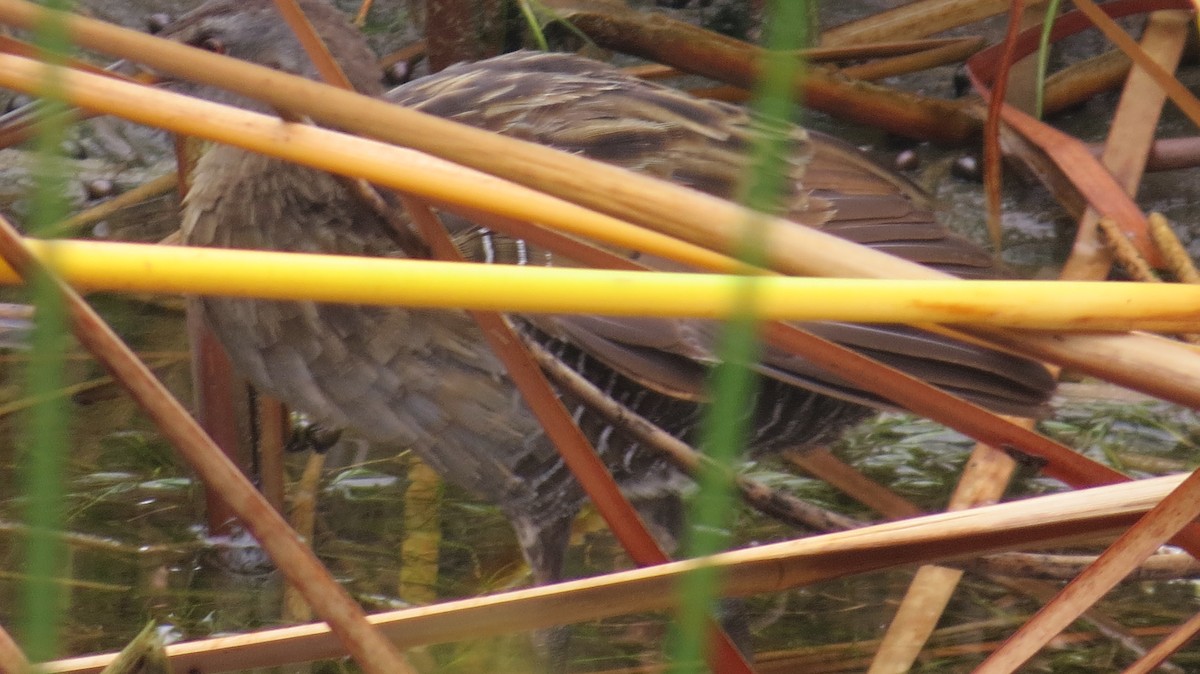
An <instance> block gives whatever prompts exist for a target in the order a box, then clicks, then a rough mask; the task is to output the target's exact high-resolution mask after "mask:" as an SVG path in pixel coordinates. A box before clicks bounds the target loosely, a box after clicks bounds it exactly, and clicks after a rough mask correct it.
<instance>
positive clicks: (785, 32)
mask: <svg viewBox="0 0 1200 674" xmlns="http://www.w3.org/2000/svg"><path fill="white" fill-rule="evenodd" d="M807 5H808V3H807V2H803V1H798V0H774V1H773V2H770V3H768V4H767V7H766V15H765V16H766V20H765V25H764V30H765V41H764V43H765V46H766V52H765V58H764V62H763V64H762V65H763V71H762V72H763V75H762V78H761V79H760V81H759V83H758V85H757V87H756V90H755V95H754V103H753V110H754V115H755V119H756V120H757V122H758V125H759V130H758V131H759V132H758V133H757V134H756V135H755V139H754V142H753V145H752V148H751V162H750V167H749V170H748V171H747V173H746V176H745V179H744V181H743V183H742V185H741V186H740V189H739V198H740V201H741V202H742V203H743V204H744V205H746V206H748V207H749V208H750V209H751V210H753V211H755V212H757V213H763V214H772V213H777V212H778V211H779V210H780V195H781V194H782V193H783V187H784V181H785V180H786V172H785V171H784V167H785V165H786V163H787V154H786V153H787V152H789V151H790V148H789V147H788V143H787V127H788V124H789V123H791V122H792V121H793V120H794V117H795V114H794V113H795V111H796V104H795V102H794V99H793V95H792V94H793V87H792V83H793V82H794V81H795V79H796V77H797V76H798V75H799V74H800V72H801V63H800V61H799V59H798V58H797V56H796V50H797V49H799V48H800V47H801V46H803V45H804V44H805V35H806V33H807V30H806V28H807V25H806V24H807V19H808V17H809V13H808V7H807ZM748 225H749V227H748V228H747V230H746V236H745V237H744V239H743V240H742V241H741V242H739V246H738V248H739V250H738V258H739V259H740V260H741V261H742V262H743V263H745V264H746V265H747V266H748V267H756V266H763V263H764V260H765V247H764V242H763V226H762V221H761V218H752V219H751V221H750V222H749V223H748ZM734 283H736V284H737V287H736V297H737V298H738V301H737V306H738V308H739V311H738V312H737V313H736V314H735V315H734V316H732V317H731V318H730V320H729V322H728V323H727V324H726V326H725V329H724V330H723V332H722V334H721V337H720V341H719V344H718V353H719V355H720V357H721V363H720V365H718V366H717V367H716V368H715V369H714V371H713V375H712V379H711V383H710V390H711V394H712V395H711V399H712V403H711V405H710V406H709V409H708V411H707V413H706V415H705V419H704V423H703V426H702V428H701V443H700V444H701V448H702V449H703V451H704V452H705V453H706V454H707V455H708V456H709V457H710V458H711V459H713V462H712V465H711V466H707V467H705V468H702V469H701V470H700V473H699V475H697V483H698V484H699V488H700V489H699V492H698V494H697V495H696V498H695V499H694V501H693V502H692V505H691V509H690V512H689V513H688V515H689V517H688V523H689V527H688V530H687V532H686V534H685V537H684V541H683V553H684V555H685V556H686V557H701V556H706V555H711V554H715V553H717V552H720V551H722V550H724V549H725V548H726V547H728V545H729V539H730V526H731V524H732V517H733V513H734V511H735V510H736V508H735V503H734V495H733V482H732V475H733V464H734V461H735V459H736V458H737V457H738V456H739V455H740V454H741V450H742V448H743V447H744V446H745V444H746V439H747V438H748V430H749V429H748V425H749V423H750V422H751V419H750V418H749V417H748V416H747V415H746V403H747V401H749V400H751V399H752V398H753V397H754V394H755V391H756V389H757V387H758V381H757V376H756V375H755V374H754V372H753V370H752V369H751V367H752V365H753V364H754V363H755V362H756V361H757V359H758V356H759V352H760V345H759V335H758V319H757V318H756V311H755V305H756V285H757V284H756V277H755V275H754V274H752V273H745V274H742V275H741V276H739V277H738V278H737V279H736V280H735V281H734ZM717 581H718V578H717V576H716V572H715V570H713V569H711V568H700V569H697V570H696V571H694V572H692V573H690V574H688V575H687V576H685V577H684V578H683V579H682V580H681V581H680V584H679V613H678V618H677V620H676V622H675V623H674V625H673V628H672V632H671V634H670V635H669V637H668V648H669V657H670V660H671V663H672V671H673V672H677V673H683V672H694V671H701V670H702V668H703V667H704V664H703V662H704V661H703V655H704V652H705V646H706V636H707V633H706V625H707V622H708V616H710V615H712V614H713V609H714V608H715V606H716V597H717Z"/></svg>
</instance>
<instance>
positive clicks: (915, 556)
mask: <svg viewBox="0 0 1200 674" xmlns="http://www.w3.org/2000/svg"><path fill="white" fill-rule="evenodd" d="M1183 479H1184V476H1178V475H1177V476H1170V477H1161V478H1152V479H1147V480H1141V481H1138V482H1129V483H1124V484H1120V485H1111V486H1107V487H1097V488H1095V489H1086V490H1080V491H1073V492H1067V493H1063V494H1054V495H1051V496H1042V497H1038V498H1032V499H1026V500H1023V501H1015V502H1011V503H1002V504H999V505H994V506H986V507H982V508H974V509H970V510H962V511H957V512H949V513H940V514H937V515H929V516H926V517H920V518H916V519H911V520H904V521H900V522H888V523H885V524H879V525H875V526H871V527H864V528H861V529H854V530H850V531H843V532H838V533H833V534H826V535H824V536H814V537H811V538H804V539H799V540H794V541H787V542H783V543H774V544H770V545H763V546H759V547H755V548H748V549H745V550H735V551H732V552H726V553H722V554H719V555H714V556H712V557H708V558H703V559H695V560H687V561H682V562H672V563H670V564H664V565H660V566H655V567H651V568H644V569H634V570H631V571H621V572H617V573H612V574H607V575H604V576H598V577H595V578H587V579H582V580H574V581H568V582H565V583H558V584H555V585H546V586H541V587H535V588H529V589H525V590H517V591H513V592H505V593H500V594H494V595H489V596H486V597H476V598H472V599H463V600H457V601H450V602H445V603H442V604H435V605H432V606H423V607H419V608H413V609H405V610H402V611H394V612H390V613H381V614H377V615H374V616H372V617H371V618H370V619H371V621H372V622H373V623H375V624H376V625H377V626H378V627H379V628H380V629H382V630H383V631H384V633H385V634H387V635H388V636H389V637H391V638H392V639H394V640H395V641H396V643H397V645H398V646H399V647H401V648H410V647H413V646H417V645H421V644H428V643H439V642H446V641H455V640H461V639H468V638H479V637H486V636H493V635H497V634H505V633H510V632H515V631H521V630H531V629H538V628H543V627H548V626H551V625H555V624H566V623H574V622H581V621H585V620H595V619H600V618H605V617H610V616H614V615H621V614H626V613H636V612H639V611H649V610H660V609H665V608H669V607H670V606H671V605H672V604H673V602H674V600H675V598H674V593H673V592H672V589H673V588H674V584H675V583H676V582H677V581H678V579H679V577H680V576H681V575H682V574H684V573H687V572H688V571H690V570H691V569H693V568H695V566H696V565H700V564H712V565H715V566H717V567H718V568H719V569H720V571H721V578H722V585H721V592H722V594H724V595H727V596H735V595H736V596H743V595H750V594H756V593H765V592H777V591H780V590H784V589H787V588H793V587H798V586H803V585H807V584H811V583H816V582H820V581H824V580H830V579H833V578H840V577H843V576H847V575H852V574H857V573H865V572H868V571H876V570H880V569H885V568H893V567H896V566H901V565H906V564H914V563H926V562H937V561H942V560H947V559H953V558H956V557H966V556H972V555H978V554H981V553H983V552H994V551H1000V550H1006V549H1015V548H1028V547H1037V546H1049V545H1063V544H1078V543H1081V542H1083V541H1095V540H1097V539H1099V538H1105V537H1108V536H1111V535H1113V534H1115V533H1117V532H1120V531H1121V530H1123V529H1124V528H1125V527H1127V526H1129V524H1130V523H1131V522H1133V521H1134V520H1135V519H1136V518H1137V517H1138V516H1140V515H1141V514H1142V513H1145V512H1146V511H1147V510H1149V509H1150V508H1151V507H1153V506H1154V505H1155V504H1157V503H1158V502H1159V500H1160V499H1162V498H1163V497H1164V496H1165V495H1166V494H1168V493H1169V492H1170V491H1171V490H1172V489H1173V488H1175V487H1176V486H1178V485H1179V484H1180V482H1181V481H1182V480H1183ZM167 653H168V655H169V656H170V658H171V663H172V666H173V667H174V668H175V670H176V671H188V670H189V669H191V668H196V669H198V670H199V671H204V672H216V671H228V670H235V669H236V670H241V669H247V668H253V667H268V666H279V665H284V664H288V663H295V662H302V661H307V660H315V659H320V658H330V657H338V656H339V655H341V651H340V649H339V647H338V644H337V642H336V640H334V639H333V638H332V637H331V636H330V634H329V631H328V628H327V627H325V626H324V625H321V624H312V625H300V626H295V627H287V628H281V629H274V630H266V631H262V632H258V633H253V634H245V635H239V636H232V637H221V638H217V639H207V640H204V641H195V642H189V643H182V644H175V645H172V646H169V647H168V648H167ZM111 657H112V656H111V655H93V656H86V657H81V658H71V659H69V660H60V661H57V662H52V663H47V664H46V665H45V670H44V671H46V672H57V673H67V672H70V673H72V674H83V673H92V672H97V671H99V669H100V668H101V667H103V665H104V663H105V662H107V661H108V660H109V659H111Z"/></svg>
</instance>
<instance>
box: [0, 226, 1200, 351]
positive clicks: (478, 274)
mask: <svg viewBox="0 0 1200 674" xmlns="http://www.w3.org/2000/svg"><path fill="white" fill-rule="evenodd" d="M29 244H30V245H31V246H32V247H33V249H34V250H35V252H37V253H38V255H39V256H41V257H42V259H50V258H48V257H47V255H46V253H47V251H48V249H49V247H50V246H53V247H54V254H53V256H52V260H53V264H54V267H55V270H56V271H58V272H59V273H61V274H62V275H63V276H64V277H65V278H66V279H67V280H68V281H70V282H71V283H73V284H75V285H76V286H77V287H80V288H84V289H88V290H118V291H130V292H158V293H185V294H214V295H230V296H245V297H266V298H273V299H297V300H299V299H312V300H317V301H322V302H349V303H361V304H395V305H405V306H412V307H457V308H467V309H477V310H489V311H515V312H542V313H590V314H607V315H632V316H668V317H669V316H696V317H704V318H718V317H724V316H727V315H728V314H729V313H730V312H731V311H732V310H733V308H734V307H733V302H734V298H735V293H734V287H735V284H734V283H733V279H732V277H730V276H723V275H712V274H678V273H664V272H653V273H651V272H624V271H609V270H599V269H573V268H549V267H520V266H512V265H487V264H463V263H454V262H435V261H427V260H394V259H381V258H358V257H348V256H326V255H311V254H297V253H270V252H262V251H244V250H220V249H207V248H185V247H175V246H155V245H147V244H129V243H111V242H86V241H59V242H53V243H48V242H44V241H29ZM0 282H4V283H15V282H17V277H16V275H15V274H14V273H13V272H12V271H10V270H8V269H6V268H0ZM760 283H761V287H762V294H761V304H760V306H759V309H760V315H761V317H762V318H763V319H764V320H770V319H782V320H840V321H865V322H876V323H892V322H897V323H951V324H954V323H959V324H978V325H1004V326H1011V327H1022V328H1032V329H1054V330H1090V331H1098V330H1127V329H1143V330H1158V331H1182V330H1191V331H1195V330H1200V287H1197V286H1190V285H1178V284H1142V283H1115V282H1103V283H1102V282H1065V281H957V280H956V281H914V280H909V281H894V280H893V281H877V280H865V279H814V278H788V277H779V276H765V277H763V278H762V279H761V280H760Z"/></svg>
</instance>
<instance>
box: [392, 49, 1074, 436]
mask: <svg viewBox="0 0 1200 674" xmlns="http://www.w3.org/2000/svg"><path fill="white" fill-rule="evenodd" d="M389 97H390V98H391V99H392V100H393V101H395V102H397V103H401V104H404V105H408V106H411V107H413V108H415V109H418V110H421V111H424V112H427V113H430V114H434V115H438V116H442V117H447V118H450V119H453V120H455V121H459V122H462V123H465V124H469V125H472V126H476V127H480V128H484V129H488V130H491V131H495V132H498V133H502V134H504V135H506V136H511V137H515V138H519V139H522V140H527V141H531V142H536V143H539V144H543V145H548V146H551V147H555V148H558V149H560V150H564V151H567V152H572V153H577V154H582V155H585V156H587V157H589V158H592V159H596V160H599V161H603V162H606V163H610V164H614V165H617V166H620V167H623V168H627V169H630V170H634V171H638V172H640V173H646V174H650V175H653V176H656V177H659V178H662V179H665V180H670V181H672V182H675V183H677V184H682V185H686V186H689V187H692V188H695V189H698V190H701V191H703V192H706V193H709V194H712V195H715V196H719V197H723V198H732V197H733V196H734V194H735V192H736V190H737V187H738V183H739V180H741V178H742V176H743V174H744V172H745V169H746V165H747V159H746V157H747V155H748V152H747V150H748V148H749V145H750V139H751V137H752V133H753V127H754V123H753V120H752V118H751V117H750V115H749V113H747V112H746V111H745V110H743V109H742V108H739V107H735V106H731V105H727V104H724V103H718V102H712V101H701V100H698V99H695V98H692V97H690V96H688V95H686V94H684V93H682V92H680V91H678V90H675V89H671V88H669V87H665V86H661V85H658V84H654V83H649V82H644V81H641V80H637V79H634V78H631V77H629V76H627V75H624V74H623V73H621V72H620V71H618V70H616V69H614V68H611V67H609V66H607V65H605V64H602V63H599V62H596V61H592V60H589V59H583V58H580V57H576V56H572V55H567V54H557V55H553V54H531V53H516V54H509V55H506V56H501V57H498V58H494V59H490V60H488V61H483V62H479V63H474V64H469V65H463V66H455V67H451V68H448V69H446V70H444V71H442V72H441V73H439V74H437V75H434V76H431V77H428V78H424V79H421V80H417V81H415V82H412V83H410V84H407V85H404V86H403V87H400V88H398V89H396V90H394V91H393V92H391V93H390V94H389ZM789 138H790V140H789V143H790V145H791V148H790V149H791V152H790V153H789V161H788V163H787V169H786V170H787V171H788V177H789V180H788V181H787V186H786V188H785V191H784V194H783V199H784V203H785V208H784V210H785V211H786V213H787V215H788V217H789V218H790V219H792V220H794V221H796V222H797V223H798V226H800V225H807V226H814V227H820V228H822V229H824V230H826V231H828V232H830V233H832V234H835V235H838V236H841V237H843V238H846V239H849V240H851V241H855V242H857V243H861V244H863V245H867V246H870V247H872V248H876V249H879V250H883V251H885V252H888V253H891V254H894V255H897V256H899V257H903V258H906V259H909V260H912V261H915V262H919V263H923V264H927V265H930V266H932V267H935V268H939V269H942V270H944V271H947V272H949V273H953V274H956V275H959V276H964V277H976V278H980V277H981V278H992V277H997V276H1001V275H1003V273H1002V271H1001V270H999V269H998V268H997V267H996V265H995V263H994V260H993V258H992V256H991V255H989V254H988V253H987V252H986V251H985V250H983V249H982V248H981V247H979V246H977V245H976V244H974V243H972V242H970V241H969V240H967V239H965V238H963V237H961V236H958V235H956V234H953V233H951V232H950V231H948V230H947V229H946V228H945V227H943V226H942V225H940V224H938V223H937V222H936V221H935V220H934V217H933V213H932V210H931V207H930V204H929V201H928V198H927V197H926V195H925V194H924V193H923V192H922V191H921V190H920V189H919V188H918V187H916V186H915V185H913V184H912V183H911V182H909V181H908V180H906V179H904V178H903V177H901V176H898V175H896V174H895V173H893V172H890V171H887V170H885V169H883V168H881V167H879V166H878V165H877V164H875V163H873V162H872V161H871V160H870V159H869V158H868V157H866V156H865V155H864V154H863V153H861V152H859V151H858V150H857V149H855V148H853V147H851V146H849V145H846V144H844V143H841V142H839V141H836V140H834V139H832V138H830V137H828V136H824V135H820V134H813V133H808V132H805V131H804V130H803V129H801V128H799V127H793V130H792V132H791V134H790V136H789ZM465 236H470V233H468V234H466V235H465ZM485 236H486V237H488V238H489V249H490V250H495V249H497V248H500V247H502V242H503V238H502V237H498V236H495V235H492V234H490V233H489V234H486V235H485ZM639 259H640V261H642V262H646V261H647V258H646V257H642V258H639ZM651 262H657V263H659V266H662V267H666V268H677V267H675V266H673V265H670V263H666V262H665V261H653V260H651ZM528 320H529V321H530V323H531V324H532V325H534V326H536V328H537V329H538V330H539V331H540V332H542V333H544V335H547V336H549V337H551V338H553V339H558V340H562V341H564V342H567V343H570V344H574V345H575V346H577V347H579V348H581V349H582V350H583V351H584V352H586V353H587V354H589V355H591V356H593V357H595V358H596V359H598V360H600V361H601V362H603V363H605V364H606V365H608V366H609V367H611V368H613V369H614V370H616V371H617V372H619V373H621V374H622V375H624V376H626V377H628V378H630V379H632V380H634V381H636V382H638V383H640V384H642V385H643V386H645V387H647V388H650V389H652V390H654V391H657V392H659V393H663V394H666V395H670V396H673V397H677V398H684V399H689V400H698V399H700V398H702V396H703V391H704V378H705V376H706V373H707V370H708V367H709V366H710V365H711V364H712V363H714V362H715V361H716V356H715V353H714V344H715V336H716V334H717V331H718V326H717V325H716V324H714V323H712V322H705V321H694V320H687V321H684V320H672V319H651V318H614V317H605V318H601V317H589V316H539V317H529V318H528ZM805 327H806V328H808V329H810V330H812V331H814V332H817V333H819V334H822V335H824V336H827V337H829V338H831V339H834V340H835V341H837V342H839V343H842V344H845V345H847V346H850V347H852V348H855V349H858V350H860V351H863V352H865V353H869V354H870V355H872V356H873V357H876V358H878V359H879V360H882V361H883V362H885V363H887V364H890V365H893V366H895V367H899V368H900V369H903V370H905V371H907V372H910V373H911V374H914V375H917V376H919V377H922V378H926V379H928V380H930V381H932V382H933V383H935V384H938V385H941V386H944V387H946V388H948V389H950V390H952V391H954V392H957V393H960V394H963V395H965V396H966V397H968V398H970V399H972V400H975V401H977V402H981V403H983V404H987V405H989V406H991V407H993V408H996V409H998V410H999V411H1004V412H1009V413H1014V414H1036V413H1037V412H1038V411H1039V410H1040V409H1041V407H1042V405H1043V404H1044V403H1045V401H1046V400H1047V398H1048V397H1049V395H1050V393H1051V392H1052V390H1053V387H1054V383H1053V380H1052V379H1051V378H1050V376H1049V374H1048V373H1047V372H1046V370H1045V369H1044V368H1043V367H1042V366H1041V365H1039V364H1037V363H1034V362H1032V361H1028V360H1026V359H1022V358H1018V357H1014V356H1010V355H1007V354H1003V353H999V352H996V351H993V350H990V349H985V348H982V347H978V346H974V345H969V344H964V343H961V342H958V341H955V340H952V339H949V338H945V337H940V336H936V335H932V334H929V333H927V332H923V331H920V330H916V329H913V328H907V327H903V326H869V325H867V326H864V325H849V324H828V323H821V324H810V325H806V326H805ZM760 370H761V371H762V372H763V374H765V375H768V376H770V377H773V378H775V379H778V380H780V381H783V382H787V383H791V384H794V385H797V386H802V387H804V388H807V389H812V390H817V391H820V392H822V393H826V394H830V395H834V396H836V397H839V398H842V399H846V400H850V401H854V402H860V403H866V404H871V405H876V406H883V405H886V404H887V403H886V402H884V401H882V400H880V399H879V398H878V397H876V396H875V395H874V394H871V393H869V392H866V391H863V390H861V389H859V388H858V387H855V386H853V385H851V384H849V383H847V382H845V381H844V380H842V379H841V378H839V377H837V376H836V375H833V374H832V373H829V372H827V371H825V370H823V369H822V368H820V367H818V366H816V365H814V364H812V363H810V362H809V361H807V360H806V359H804V358H803V357H800V356H794V355H791V354H788V353H784V352H782V351H779V350H776V349H770V348H768V349H767V351H766V353H765V354H764V356H763V359H762V363H761V365H760Z"/></svg>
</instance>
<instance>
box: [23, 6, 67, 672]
mask: <svg viewBox="0 0 1200 674" xmlns="http://www.w3.org/2000/svg"><path fill="white" fill-rule="evenodd" d="M45 4H46V5H47V6H48V7H50V8H51V9H57V10H67V9H69V8H70V7H69V5H70V3H69V2H67V1H66V0H49V1H48V2H46V3H45ZM35 38H36V44H37V45H38V49H39V50H40V52H41V58H42V60H44V61H45V62H46V63H47V64H48V66H47V67H46V75H45V80H44V84H43V87H42V91H41V98H42V101H41V102H42V106H41V108H40V110H39V120H38V125H37V136H36V150H37V152H36V157H35V165H34V188H33V194H32V198H31V208H30V220H29V225H30V233H32V234H34V235H37V234H38V233H39V232H43V231H48V230H49V229H50V228H51V227H52V226H53V225H54V223H56V222H60V221H62V220H63V218H64V217H65V216H66V214H67V203H66V197H65V194H66V180H67V170H66V167H65V165H64V160H63V157H62V156H61V150H60V148H61V146H62V142H63V138H64V136H65V132H66V124H67V117H68V116H67V112H66V105H65V103H64V102H63V90H62V79H61V70H60V68H59V66H60V65H61V63H62V61H63V59H64V57H65V55H66V54H67V52H68V50H69V49H70V42H69V39H68V36H67V32H66V27H65V25H64V23H63V21H61V20H60V19H58V18H56V17H55V16H54V15H51V18H50V19H49V20H47V21H46V22H45V23H43V24H41V25H40V26H39V27H38V30H37V31H36V36H35ZM29 294H30V298H31V301H32V302H33V304H34V305H35V306H36V307H37V317H36V320H35V323H34V330H33V335H32V351H31V355H30V359H29V364H28V366H27V370H26V373H27V375H26V376H27V387H28V394H29V396H31V397H32V398H33V399H34V400H37V401H38V402H37V403H36V404H34V405H33V407H31V408H30V410H29V411H28V414H27V416H26V418H25V426H24V437H23V441H24V445H25V447H24V450H25V451H24V452H23V454H24V457H25V459H24V464H25V465H24V466H23V474H24V486H25V492H26V499H27V501H26V502H27V504H28V505H27V507H26V510H25V518H26V521H27V522H28V524H29V531H30V535H29V537H28V538H27V540H26V544H25V545H26V548H25V573H26V577H27V580H26V583H25V588H24V595H23V601H22V607H23V611H22V614H21V617H22V621H21V629H22V632H21V636H22V643H21V645H22V647H23V648H24V649H25V652H26V655H27V656H28V657H29V658H30V659H31V660H33V661H41V660H47V659H50V658H52V657H54V656H55V655H56V653H57V649H58V646H57V645H58V642H59V636H60V635H59V632H60V624H61V621H62V618H63V616H62V608H63V607H64V606H65V601H64V599H65V597H64V588H63V586H62V585H61V584H59V583H58V582H57V580H56V577H57V576H58V575H59V572H60V571H61V570H62V569H63V568H64V565H65V560H66V547H65V544H64V543H63V541H62V538H61V537H60V536H58V535H57V533H58V532H59V531H60V530H61V529H62V524H63V508H64V506H63V503H64V493H63V489H64V488H63V475H64V471H65V468H66V459H67V450H68V446H69V442H70V439H69V436H68V425H69V421H68V415H67V409H66V405H67V402H66V401H65V400H64V399H63V398H62V397H61V396H58V395H55V392H57V391H59V390H61V389H62V387H63V386H64V384H65V372H64V362H65V361H64V356H65V354H66V350H67V346H68V336H67V326H66V315H65V310H64V307H63V304H62V301H61V298H60V297H59V295H58V293H57V292H56V290H55V288H54V285H53V283H52V282H51V280H50V279H49V278H47V277H45V276H43V275H40V274H39V275H35V277H34V278H32V279H30V283H29Z"/></svg>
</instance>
